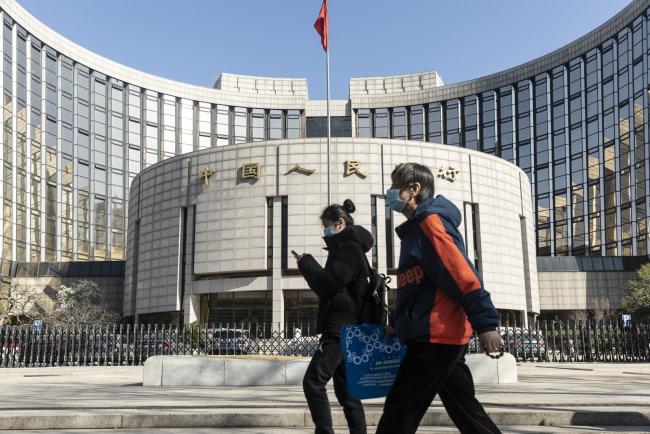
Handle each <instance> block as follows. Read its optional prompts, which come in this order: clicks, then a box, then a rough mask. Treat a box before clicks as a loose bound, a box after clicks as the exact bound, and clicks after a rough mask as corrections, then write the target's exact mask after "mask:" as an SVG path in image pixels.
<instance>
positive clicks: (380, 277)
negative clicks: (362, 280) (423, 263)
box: [359, 254, 391, 325]
mask: <svg viewBox="0 0 650 434" xmlns="http://www.w3.org/2000/svg"><path fill="white" fill-rule="evenodd" d="M363 257H364V259H365V260H366V265H367V266H368V278H367V280H368V287H367V289H366V293H365V294H364V295H363V299H362V305H361V309H360V312H359V322H360V323H362V324H363V323H368V324H379V325H386V324H388V315H389V314H390V311H389V310H388V306H387V305H386V303H385V302H384V299H385V298H386V294H387V291H388V290H389V289H390V287H389V286H388V284H389V283H390V282H391V278H390V276H386V275H385V274H380V273H378V272H377V269H375V268H372V267H371V266H370V263H369V262H368V258H367V257H366V255H365V254H364V255H363Z"/></svg>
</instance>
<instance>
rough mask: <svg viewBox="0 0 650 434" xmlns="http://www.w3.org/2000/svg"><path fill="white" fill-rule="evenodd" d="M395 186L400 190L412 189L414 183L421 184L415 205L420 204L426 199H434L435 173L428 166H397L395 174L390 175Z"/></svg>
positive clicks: (412, 164)
mask: <svg viewBox="0 0 650 434" xmlns="http://www.w3.org/2000/svg"><path fill="white" fill-rule="evenodd" d="M390 179H391V181H392V182H393V185H394V186H395V187H397V188H399V189H400V191H402V190H404V189H405V188H408V187H410V186H411V185H412V184H413V183H416V182H419V183H420V186H421V189H420V192H419V193H418V195H417V196H415V203H420V202H422V201H423V200H424V199H428V198H430V197H433V194H434V192H435V184H434V178H433V173H431V170H429V168H428V167H427V166H424V165H422V164H418V163H401V164H398V165H397V166H395V169H393V173H391V174H390Z"/></svg>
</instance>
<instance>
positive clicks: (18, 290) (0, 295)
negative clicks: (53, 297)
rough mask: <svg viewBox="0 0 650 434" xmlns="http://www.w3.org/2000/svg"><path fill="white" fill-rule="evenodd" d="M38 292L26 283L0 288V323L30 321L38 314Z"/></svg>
mask: <svg viewBox="0 0 650 434" xmlns="http://www.w3.org/2000/svg"><path fill="white" fill-rule="evenodd" d="M38 296H39V294H38V292H37V291H36V290H35V289H34V288H31V287H29V286H26V285H14V286H8V287H7V288H6V289H0V325H2V324H7V323H12V322H18V323H21V322H29V321H31V320H32V319H33V318H34V317H35V316H36V315H37V314H36V304H37V303H36V302H37V300H38Z"/></svg>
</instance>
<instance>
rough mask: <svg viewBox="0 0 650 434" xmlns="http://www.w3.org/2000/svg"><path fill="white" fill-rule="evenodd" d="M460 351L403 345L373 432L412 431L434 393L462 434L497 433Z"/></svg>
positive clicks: (461, 348) (450, 347) (438, 346)
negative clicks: (379, 417) (400, 359)
mask: <svg viewBox="0 0 650 434" xmlns="http://www.w3.org/2000/svg"><path fill="white" fill-rule="evenodd" d="M464 353H465V347H464V346H460V345H442V344H427V343H413V344H409V345H407V348H406V355H405V356H404V360H403V361H402V364H401V365H400V368H399V372H398V374H397V378H396V379H395V383H393V387H392V388H391V390H390V392H389V393H388V396H387V397H386V402H385V403H384V413H383V415H382V416H381V419H380V421H379V426H378V427H377V434H414V433H415V432H416V431H417V429H418V426H419V425H420V421H421V420H422V418H423V417H424V414H425V413H426V411H427V409H428V408H429V406H430V405H431V401H433V398H434V397H435V396H436V394H439V395H440V399H441V400H442V403H443V405H444V406H445V409H446V410H447V413H448V414H449V417H450V418H451V420H452V421H453V422H454V424H455V425H456V427H457V428H458V429H459V431H460V432H461V433H462V434H474V433H476V434H488V433H489V434H495V433H500V432H501V431H499V428H497V426H496V425H495V424H494V422H492V421H491V420H490V418H489V417H488V415H487V414H486V413H485V410H484V409H483V406H482V405H481V403H480V402H478V400H477V399H476V397H475V391H474V380H473V379H472V374H471V373H470V371H469V368H468V367H467V365H466V364H465V358H464Z"/></svg>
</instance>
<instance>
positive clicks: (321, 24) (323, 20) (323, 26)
mask: <svg viewBox="0 0 650 434" xmlns="http://www.w3.org/2000/svg"><path fill="white" fill-rule="evenodd" d="M314 28H315V29H316V31H317V32H318V34H319V35H320V43H321V44H322V45H323V50H325V51H327V43H328V37H327V28H328V24H327V0H323V4H322V5H321V7H320V12H319V13H318V18H316V22H315V23H314Z"/></svg>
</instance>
